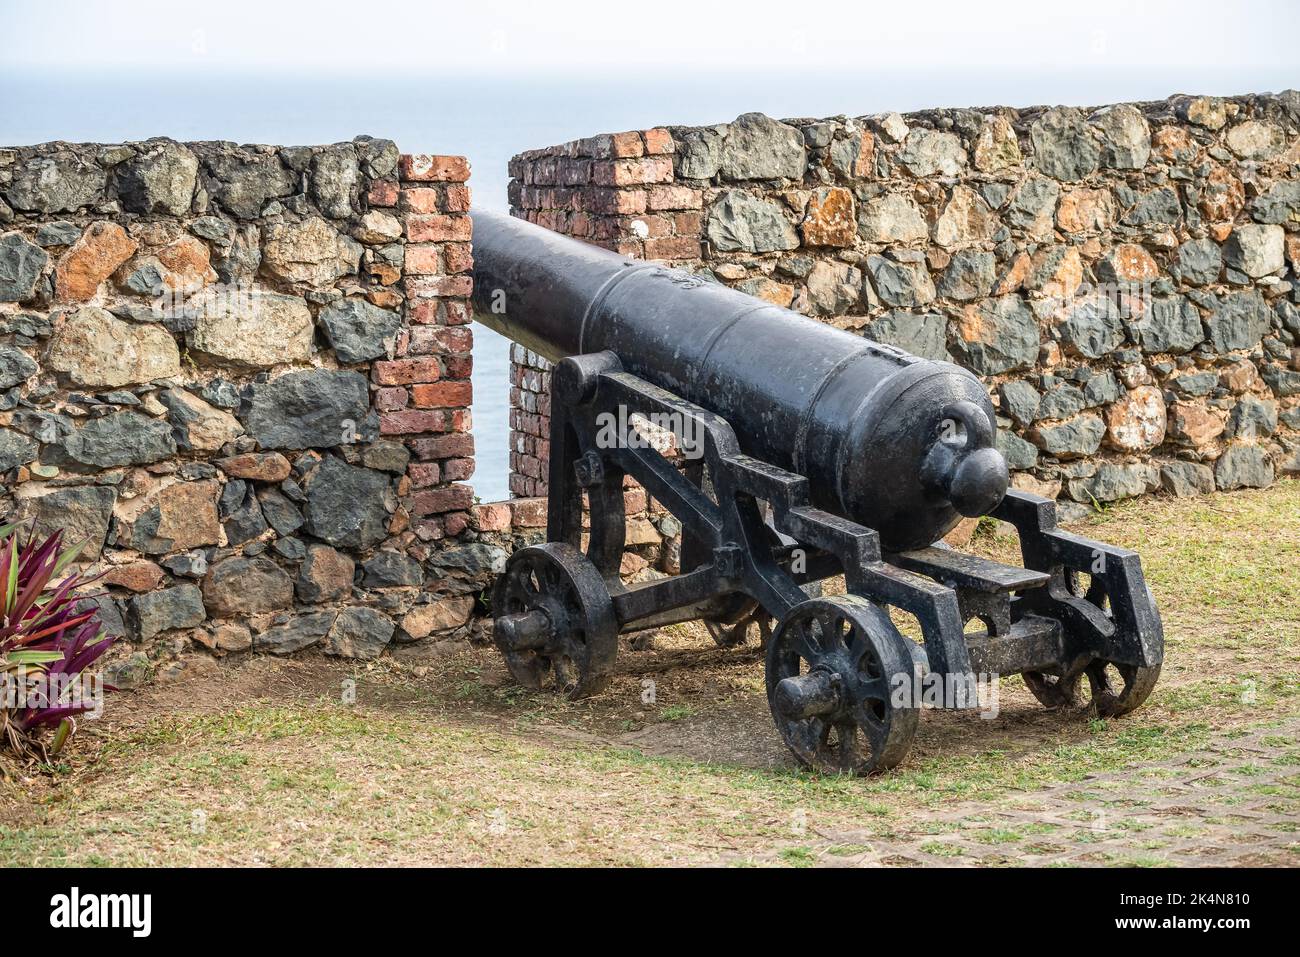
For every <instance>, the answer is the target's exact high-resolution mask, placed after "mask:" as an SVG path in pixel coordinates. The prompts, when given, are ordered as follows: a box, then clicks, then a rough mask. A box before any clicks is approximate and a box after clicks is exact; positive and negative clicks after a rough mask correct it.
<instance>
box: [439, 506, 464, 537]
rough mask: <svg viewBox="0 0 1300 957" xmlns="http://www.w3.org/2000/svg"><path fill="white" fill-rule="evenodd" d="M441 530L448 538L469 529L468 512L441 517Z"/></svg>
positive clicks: (451, 513) (449, 513)
mask: <svg viewBox="0 0 1300 957" xmlns="http://www.w3.org/2000/svg"><path fill="white" fill-rule="evenodd" d="M442 528H443V531H444V532H446V533H447V535H448V537H454V536H456V535H459V534H460V533H461V532H463V531H465V529H467V528H469V512H448V513H447V514H446V515H444V516H443V517H442Z"/></svg>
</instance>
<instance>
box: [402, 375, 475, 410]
mask: <svg viewBox="0 0 1300 957" xmlns="http://www.w3.org/2000/svg"><path fill="white" fill-rule="evenodd" d="M473 398H474V393H473V389H472V387H471V386H470V383H469V382H468V381H459V382H436V383H434V384H433V385H416V386H412V387H411V402H412V404H413V405H414V406H415V407H416V408H417V409H447V408H460V407H463V406H467V405H469V404H470V402H472V401H473Z"/></svg>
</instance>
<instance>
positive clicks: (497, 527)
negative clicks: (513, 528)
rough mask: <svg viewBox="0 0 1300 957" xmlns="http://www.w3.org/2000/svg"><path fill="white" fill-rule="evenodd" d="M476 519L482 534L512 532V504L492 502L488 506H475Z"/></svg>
mask: <svg viewBox="0 0 1300 957" xmlns="http://www.w3.org/2000/svg"><path fill="white" fill-rule="evenodd" d="M474 519H475V521H476V522H477V523H478V530H479V531H480V532H508V531H510V504H509V503H508V502H492V503H491V504H488V505H475V506H474Z"/></svg>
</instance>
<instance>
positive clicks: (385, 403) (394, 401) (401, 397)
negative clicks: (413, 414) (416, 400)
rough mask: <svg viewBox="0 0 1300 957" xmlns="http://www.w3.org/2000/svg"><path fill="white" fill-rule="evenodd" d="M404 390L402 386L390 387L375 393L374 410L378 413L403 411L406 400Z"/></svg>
mask: <svg viewBox="0 0 1300 957" xmlns="http://www.w3.org/2000/svg"><path fill="white" fill-rule="evenodd" d="M408 397H409V396H408V394H407V391H406V389H404V388H403V387H402V386H400V385H399V386H390V387H388V388H384V389H379V390H378V391H376V392H375V408H376V409H378V410H379V411H380V412H394V411H396V410H397V409H405V408H406V401H407V399H408Z"/></svg>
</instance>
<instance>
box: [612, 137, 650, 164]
mask: <svg viewBox="0 0 1300 957" xmlns="http://www.w3.org/2000/svg"><path fill="white" fill-rule="evenodd" d="M609 139H610V151H609V153H610V156H611V157H614V158H616V159H622V158H630V157H637V156H643V155H644V154H645V144H643V143H642V142H641V134H640V133H635V132H633V133H611V134H610V137H609Z"/></svg>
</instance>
